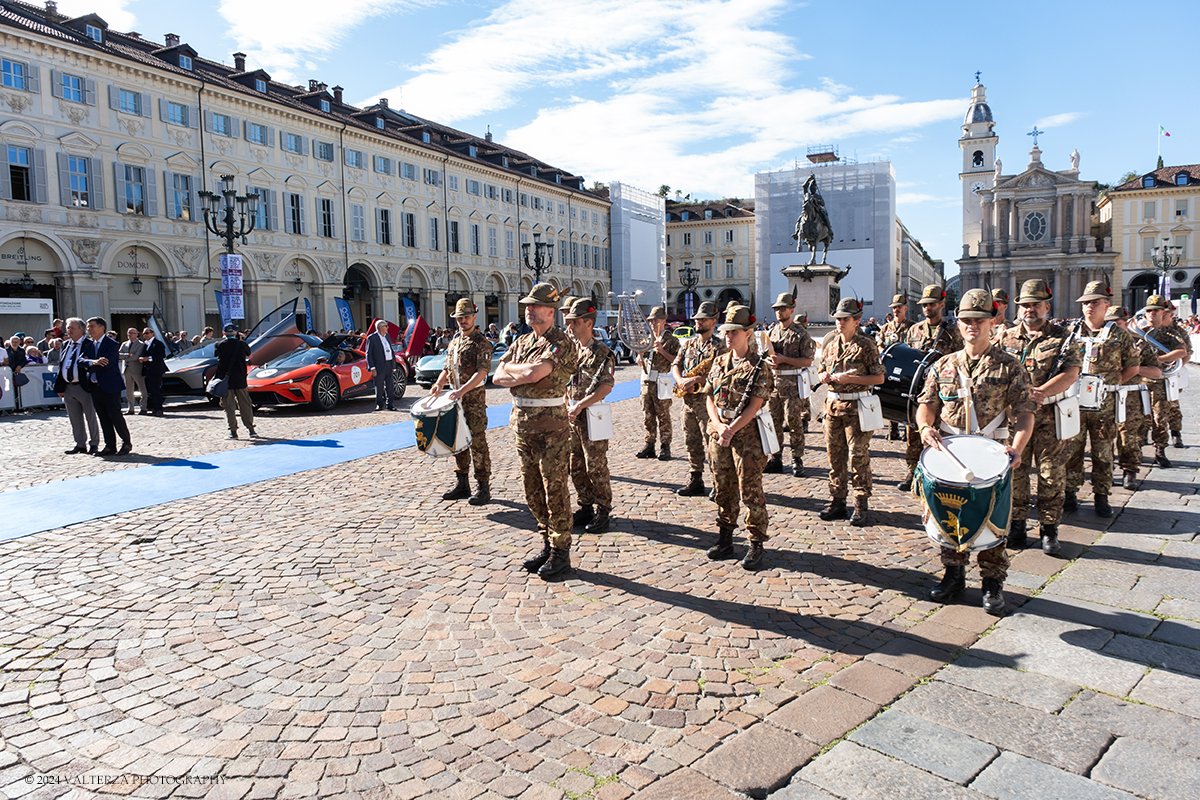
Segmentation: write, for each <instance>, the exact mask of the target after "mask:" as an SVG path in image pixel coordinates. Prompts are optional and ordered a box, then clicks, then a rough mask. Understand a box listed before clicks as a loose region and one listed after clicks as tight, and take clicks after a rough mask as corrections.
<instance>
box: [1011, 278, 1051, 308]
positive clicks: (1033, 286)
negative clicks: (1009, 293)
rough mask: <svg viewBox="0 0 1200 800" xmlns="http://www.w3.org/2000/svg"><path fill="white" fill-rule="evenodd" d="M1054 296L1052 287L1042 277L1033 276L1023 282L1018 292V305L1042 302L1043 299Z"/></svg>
mask: <svg viewBox="0 0 1200 800" xmlns="http://www.w3.org/2000/svg"><path fill="white" fill-rule="evenodd" d="M1053 296H1054V293H1053V292H1051V291H1050V287H1049V286H1048V285H1046V282H1045V281H1044V280H1042V279H1041V278H1033V279H1031V280H1027V281H1025V282H1024V283H1022V284H1021V291H1020V293H1018V294H1017V305H1022V304H1023V303H1040V302H1042V301H1043V300H1049V299H1050V298H1051V297H1053Z"/></svg>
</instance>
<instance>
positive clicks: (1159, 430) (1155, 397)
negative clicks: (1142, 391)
mask: <svg viewBox="0 0 1200 800" xmlns="http://www.w3.org/2000/svg"><path fill="white" fill-rule="evenodd" d="M1170 302H1171V301H1169V300H1167V298H1165V297H1163V296H1162V295H1158V294H1155V295H1151V296H1150V297H1149V298H1148V299H1147V300H1146V317H1147V319H1148V320H1149V322H1150V325H1151V328H1150V330H1149V331H1147V333H1146V335H1147V336H1149V337H1150V338H1151V339H1153V340H1154V341H1156V342H1158V343H1159V344H1160V345H1162V346H1163V347H1165V348H1166V349H1167V350H1168V351H1169V352H1167V353H1162V352H1161V351H1159V350H1158V348H1155V355H1157V356H1158V363H1159V364H1160V365H1161V366H1164V367H1165V366H1167V365H1168V364H1170V363H1171V362H1173V361H1180V360H1182V361H1183V362H1184V364H1185V367H1184V368H1185V369H1186V364H1187V358H1188V352H1187V343H1186V339H1185V338H1184V337H1182V336H1180V335H1179V334H1178V333H1176V332H1175V329H1174V328H1172V327H1171V325H1170V320H1169V318H1168V316H1167V315H1168V313H1169V312H1168V310H1167V306H1168V304H1169V303H1170ZM1150 411H1151V413H1152V415H1153V417H1154V421H1153V424H1152V425H1151V429H1150V431H1151V438H1152V441H1153V443H1154V463H1156V464H1158V465H1159V466H1160V467H1163V468H1165V469H1170V467H1171V461H1170V460H1169V459H1168V458H1167V451H1166V447H1167V445H1168V444H1169V443H1170V431H1171V425H1172V424H1173V423H1175V419H1174V417H1175V413H1176V409H1175V407H1174V406H1173V405H1172V401H1170V400H1168V399H1167V381H1166V379H1165V378H1162V377H1159V378H1156V379H1155V378H1152V379H1151V380H1150ZM1178 424H1182V419H1180V421H1179V423H1178Z"/></svg>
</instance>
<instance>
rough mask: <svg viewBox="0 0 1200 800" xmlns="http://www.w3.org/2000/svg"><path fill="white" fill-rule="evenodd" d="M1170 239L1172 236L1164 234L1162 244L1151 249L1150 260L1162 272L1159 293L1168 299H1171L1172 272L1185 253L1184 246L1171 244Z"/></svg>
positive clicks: (1159, 280)
mask: <svg viewBox="0 0 1200 800" xmlns="http://www.w3.org/2000/svg"><path fill="white" fill-rule="evenodd" d="M1170 241H1171V239H1170V237H1168V236H1164V237H1163V243H1162V245H1161V246H1159V247H1155V248H1153V249H1151V251H1150V261H1151V262H1152V263H1153V264H1154V267H1155V269H1157V270H1158V271H1159V272H1161V273H1162V275H1161V277H1159V279H1158V289H1159V294H1161V295H1162V296H1163V297H1165V298H1167V299H1168V300H1170V299H1171V274H1170V273H1171V270H1173V269H1175V267H1177V266H1179V259H1180V257H1182V255H1183V248H1182V247H1180V246H1178V245H1172V244H1169V242H1170Z"/></svg>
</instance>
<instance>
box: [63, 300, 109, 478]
mask: <svg viewBox="0 0 1200 800" xmlns="http://www.w3.org/2000/svg"><path fill="white" fill-rule="evenodd" d="M66 334H67V343H66V344H65V345H64V346H63V351H62V369H61V370H59V373H58V380H56V381H55V382H54V391H55V392H56V393H57V394H58V396H59V397H61V398H62V399H63V401H64V402H65V403H66V406H67V417H68V418H69V419H70V420H71V434H72V436H73V437H74V439H75V447H74V449H71V450H68V451H67V455H69V456H72V455H75V454H77V453H95V452H96V449H97V447H98V443H99V441H100V426H99V424H98V423H97V422H96V409H95V407H94V406H93V405H92V395H91V392H89V391H88V390H89V389H90V388H91V384H90V382H89V381H88V376H87V372H86V370H85V369H84V366H83V364H82V363H81V361H80V359H81V358H82V357H83V343H84V340H85V337H84V327H83V320H81V319H80V318H79V317H71V318H70V319H68V320H67V322H66ZM85 423H86V425H87V429H86V430H85V429H84V424H85ZM89 440H90V441H89Z"/></svg>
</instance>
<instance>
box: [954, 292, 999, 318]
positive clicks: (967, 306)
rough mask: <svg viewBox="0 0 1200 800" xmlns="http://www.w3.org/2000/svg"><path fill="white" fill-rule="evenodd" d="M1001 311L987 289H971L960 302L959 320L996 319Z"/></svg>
mask: <svg viewBox="0 0 1200 800" xmlns="http://www.w3.org/2000/svg"><path fill="white" fill-rule="evenodd" d="M999 310H1000V306H999V305H998V304H997V303H996V301H995V300H993V299H992V295H991V293H990V292H988V290H987V289H971V290H970V291H968V292H967V293H966V294H964V295H963V296H962V300H959V301H958V318H959V319H994V318H995V316H996V312H997V311H999Z"/></svg>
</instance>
